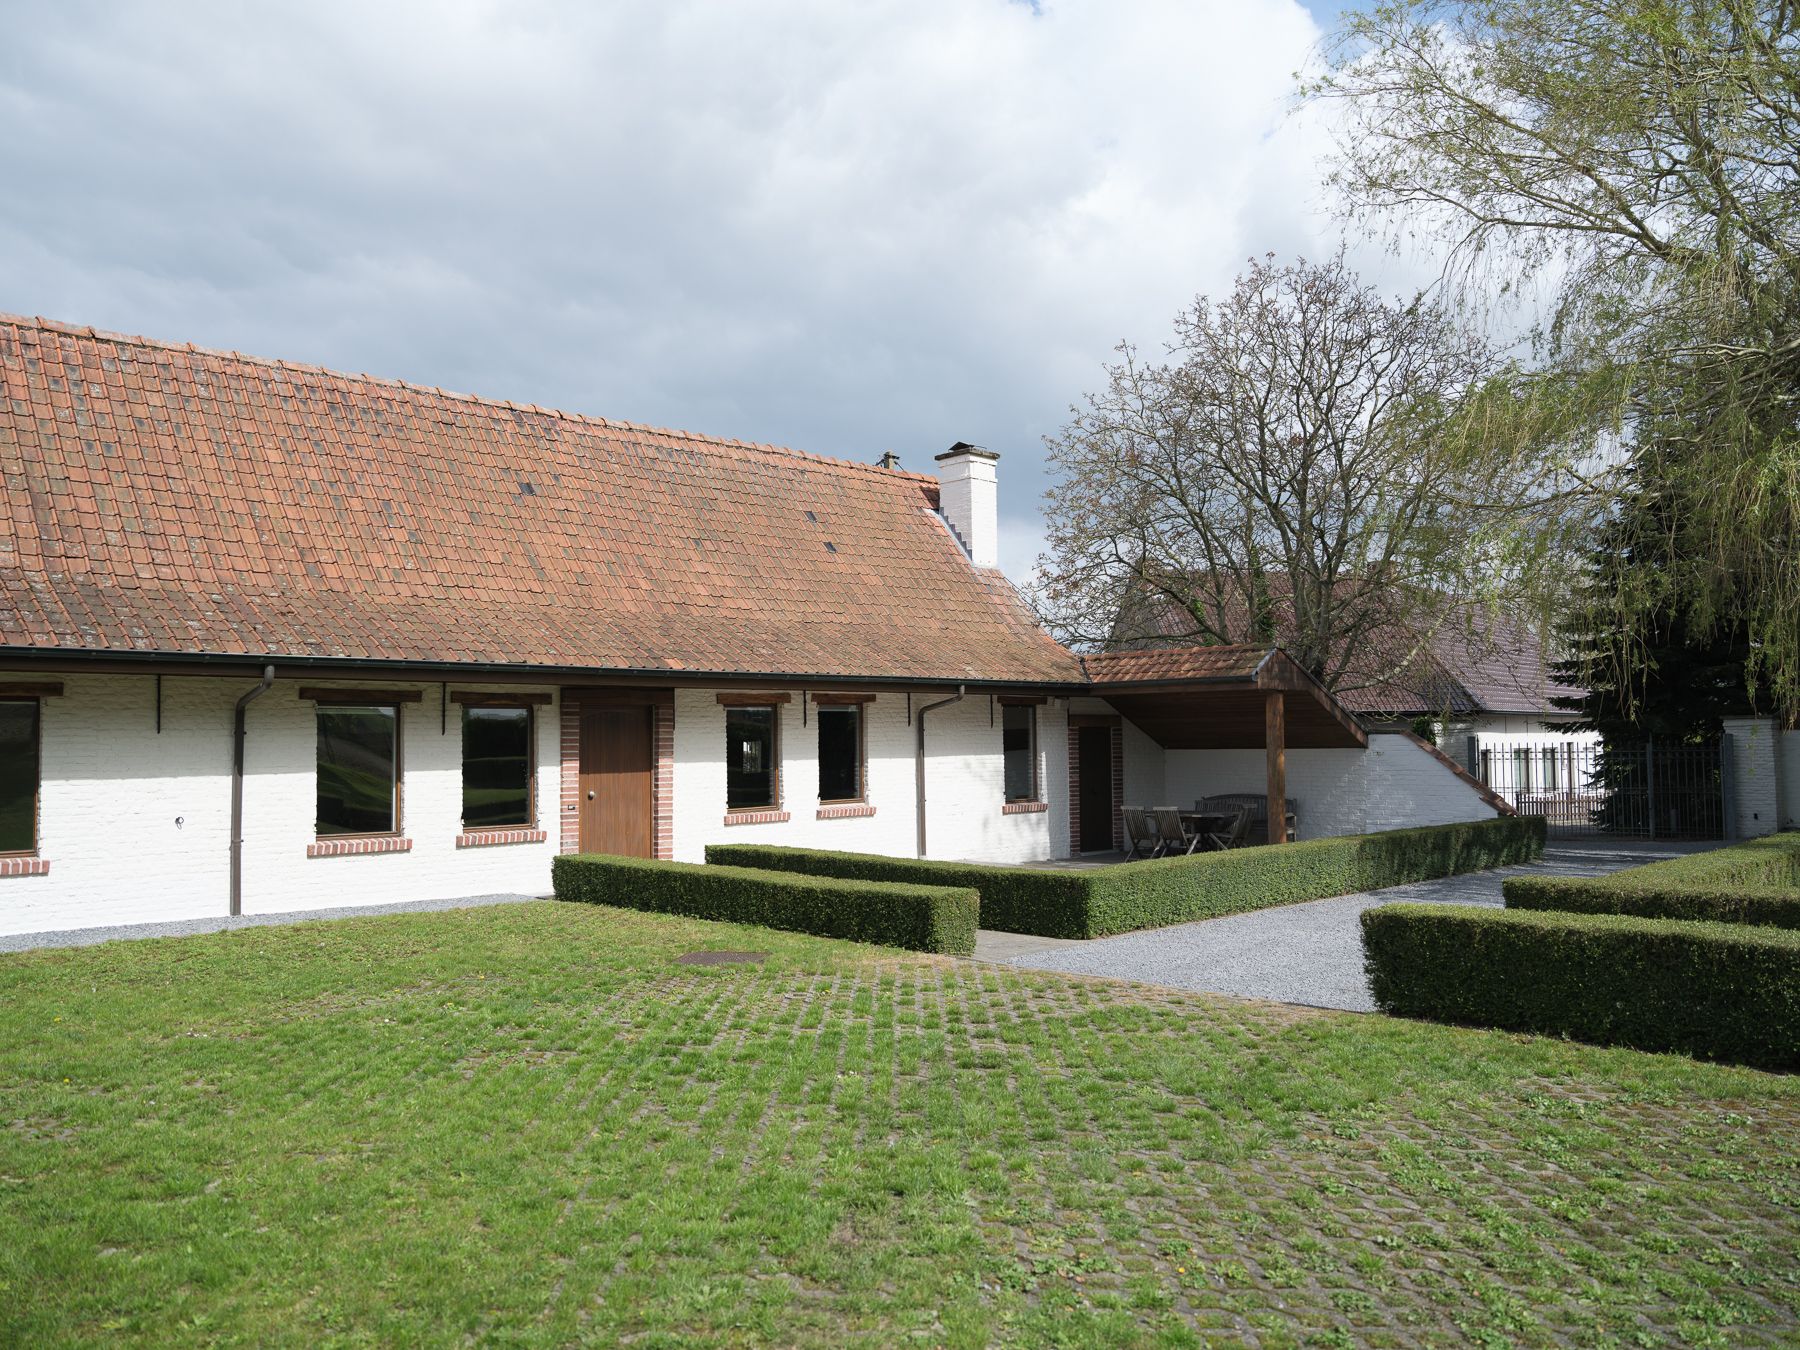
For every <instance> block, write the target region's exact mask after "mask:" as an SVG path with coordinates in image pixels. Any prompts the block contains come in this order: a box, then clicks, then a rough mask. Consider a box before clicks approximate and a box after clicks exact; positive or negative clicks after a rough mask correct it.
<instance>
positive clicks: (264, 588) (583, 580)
mask: <svg viewBox="0 0 1800 1350" xmlns="http://www.w3.org/2000/svg"><path fill="white" fill-rule="evenodd" d="M994 462H995V456H993V455H990V454H988V453H987V452H985V451H982V450H980V449H977V448H975V447H972V446H967V445H962V444H960V443H959V444H958V445H957V446H955V447H953V448H952V449H951V450H950V451H947V452H945V453H944V454H943V455H940V456H938V467H939V471H940V472H939V477H937V478H931V477H926V476H923V475H920V474H914V473H906V472H901V471H899V470H896V469H888V468H882V467H876V466H873V465H868V464H861V463H853V462H847V461H841V460H830V459H822V458H818V457H815V456H811V455H805V454H800V453H797V452H794V451H791V450H784V449H778V448H776V447H773V446H766V445H750V444H744V443H741V442H737V441H727V440H718V439H713V438H710V437H704V436H695V435H690V434H686V433H680V432H673V431H664V430H658V429H654V428H648V427H641V426H633V425H629V424H625V423H619V422H612V421H606V420H603V419H598V418H588V417H578V416H572V415H569V414H564V413H558V412H553V411H550V410H547V409H542V408H536V407H529V406H522V405H516V404H512V403H507V402H500V401H494V400H490V399H482V398H475V397H469V396H465V395H459V394H451V393H446V392H443V391H441V390H436V389H428V388H420V387H417V386H412V385H407V384H403V383H399V382H395V381H390V380H380V379H374V378H370V377H367V376H357V375H344V374H335V373H332V372H329V371H325V370H320V369H317V368H314V367H309V366H301V365H294V364H290V363H284V362H278V361H267V360H259V359H255V358H250V357H244V356H239V355H237V354H235V353H222V352H213V351H206V350H203V349H200V348H196V347H192V346H181V345H170V344H163V343H157V342H152V341H148V340H145V339H142V338H133V337H123V336H119V335H114V334H105V333H96V332H94V331H93V330H91V329H85V328H73V327H69V326H67V325H61V324H55V323H49V322H46V321H43V320H29V319H21V318H5V317H0V477H3V478H4V481H5V485H6V512H5V515H4V516H3V517H0V931H7V932H20V931H32V930H42V929H53V928H71V927H79V926H84V925H95V924H111V923H120V922H134V921H145V920H157V919H178V918H187V917H197V916H206V915H214V914H221V913H227V912H230V913H237V912H240V911H241V912H245V913H255V912H271V911H281V910H294V909H301V908H309V907H314V906H320V905H354V904H359V903H378V902H384V901H395V900H408V899H425V898H435V897H453V896H467V895H480V894H489V893H499V892H530V893H541V892H542V891H544V890H545V889H546V888H547V885H548V879H549V861H550V857H551V855H552V854H554V853H556V852H558V851H572V850H577V849H582V850H603V851H609V852H615V853H625V854H638V855H645V856H656V857H665V858H680V859H690V860H699V859H700V858H702V857H703V854H704V849H705V846H706V845H707V844H708V843H711V842H714V841H720V840H726V839H753V840H757V841H760V842H768V843H782V844H794V845H806V846H811V847H818V848H834V849H851V850H865V851H874V852H882V853H890V854H904V855H913V854H920V855H929V856H932V857H945V858H975V859H986V860H993V861H1015V862H1023V861H1027V860H1031V859H1043V858H1053V857H1058V856H1064V855H1068V854H1070V853H1072V852H1079V851H1087V852H1093V851H1098V850H1104V849H1108V848H1111V847H1114V846H1116V845H1117V844H1118V842H1119V841H1120V837H1121V827H1120V808H1121V806H1122V805H1123V804H1124V803H1126V802H1134V803H1143V804H1145V805H1159V804H1166V803H1171V802H1179V803H1186V802H1189V801H1191V800H1192V798H1194V797H1196V796H1198V795H1202V794H1204V793H1208V792H1214V791H1265V790H1268V789H1270V788H1273V789H1274V790H1275V795H1290V796H1293V797H1295V798H1297V799H1298V800H1299V803H1300V805H1299V813H1300V832H1301V834H1302V836H1303V837H1304V836H1311V835H1317V834H1325V833H1337V832H1343V831H1348V830H1361V829H1375V828H1383V827H1388V826H1398V825H1407V824H1415V823H1430V822H1434V821H1448V820H1463V819H1479V818H1482V817H1484V816H1491V815H1492V814H1494V813H1495V811H1496V810H1498V809H1503V808H1501V807H1499V806H1498V805H1497V804H1496V800H1495V799H1494V798H1493V797H1492V796H1491V794H1486V793H1484V792H1482V791H1480V790H1478V789H1477V788H1475V787H1474V786H1473V785H1472V784H1471V783H1470V782H1469V781H1468V780H1467V779H1466V776H1465V775H1463V774H1461V772H1460V770H1459V769H1458V768H1457V767H1456V766H1453V765H1451V764H1449V763H1448V762H1447V761H1446V760H1445V759H1444V758H1443V757H1441V756H1438V755H1436V754H1435V753H1434V752H1432V751H1431V750H1429V749H1428V748H1426V747H1424V746H1423V745H1422V744H1421V743H1419V742H1417V741H1415V740H1414V739H1413V738H1411V737H1410V736H1407V735H1401V734H1392V735H1376V736H1370V735H1368V734H1367V733H1365V731H1364V729H1363V728H1362V727H1361V726H1360V725H1359V724H1358V722H1357V721H1356V719H1355V718H1354V717H1352V716H1351V715H1350V714H1349V713H1348V712H1346V711H1345V709H1344V708H1343V707H1342V706H1340V705H1339V703H1338V702H1337V701H1336V700H1334V699H1332V698H1331V696H1330V695H1329V694H1327V693H1326V692H1325V691H1324V690H1323V689H1322V688H1321V687H1319V686H1318V685H1317V684H1316V683H1315V682H1314V681H1312V680H1311V679H1310V678H1309V677H1308V676H1307V675H1305V673H1304V672H1302V671H1300V670H1299V669H1298V668H1297V667H1295V666H1294V664H1293V663H1292V662H1291V661H1289V660H1288V659H1287V658H1286V657H1285V656H1283V655H1282V654H1281V653H1280V652H1279V651H1275V650H1268V649H1263V648H1242V647H1239V648H1209V649H1199V650H1191V649H1190V650H1186V651H1182V650H1174V651H1159V652H1156V653H1131V654H1120V655H1118V656H1115V657H1099V658H1094V657H1090V658H1087V659H1086V661H1085V663H1084V660H1083V658H1081V657H1079V656H1077V655H1076V654H1074V653H1072V652H1070V651H1068V650H1066V649H1064V648H1063V647H1061V646H1058V645H1057V644H1056V643H1055V642H1053V641H1052V640H1051V639H1050V638H1049V637H1048V636H1047V635H1046V634H1045V633H1044V632H1043V631H1042V630H1041V629H1040V628H1039V626H1038V625H1037V624H1036V622H1035V621H1034V619H1033V616H1032V614H1031V613H1030V611H1029V609H1028V608H1027V607H1026V606H1025V605H1024V604H1023V603H1022V602H1021V600H1020V598H1019V597H1018V595H1017V594H1016V592H1015V591H1014V589H1013V588H1012V586H1011V585H1010V584H1009V583H1008V582H1007V581H1006V579H1005V577H1004V576H1003V575H1002V574H1001V573H1000V572H999V570H998V568H997V557H998V553H997V544H998V539H997V504H996V490H997V489H996V480H995V463H994ZM1277 814H1278V813H1277Z"/></svg>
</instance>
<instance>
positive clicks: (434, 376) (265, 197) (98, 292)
mask: <svg viewBox="0 0 1800 1350" xmlns="http://www.w3.org/2000/svg"><path fill="white" fill-rule="evenodd" d="M6 29H7V42H6V43H5V45H4V47H3V48H0V128H3V130H4V133H5V134H4V135H0V173H3V174H4V181H5V182H6V183H7V184H8V191H7V192H6V193H5V194H4V196H0V309H3V310H12V311H23V312H27V313H42V314H47V315H51V316H54V317H57V318H61V319H66V320H70V321H73V322H79V323H92V324H95V325H97V326H100V327H106V328H114V329H121V330H125V331H130V332H142V333H147V334H150V335H152V336H155V337H160V338H168V339H174V340H182V341H196V342H200V343H203V344H207V345H212V346H220V347H228V348H235V349H237V350H242V351H250V352H257V353H260V354H266V355H274V356H284V357H289V358H292V359H295V360H301V361H309V362H315V363H318V364H323V365H329V366H334V367H340V368H347V369H352V370H368V371H374V372H378V373H381V374H387V375H394V376H400V377H403V378H406V379H410V380H415V381H419V382H422V383H431V384H440V385H445V386H448V387H451V388H456V389H464V390H473V391H477V392H481V393H486V394H491V395H494V396H496V397H506V398H514V399H518V400H521V401H530V402H536V403H541V404H547V405H553V406H562V407H567V408H570V409H575V410H580V411H586V412H594V413H599V414H603V415H607V416H615V417H625V418H632V419H636V420H640V421H646V422H652V423H657V424H662V425H675V426H682V427H688V428H692V429H694V430H699V431H707V432H715V433H719V434H723V435H730V436H740V437H744V438H747V439H756V440H770V441H778V442H782V443H786V444H790V445H795V446H798V447H801V448H804V449H809V450H815V451H819V452H822V453H828V454H839V455H849V456H854V457H860V458H873V457H874V456H875V455H876V454H878V453H879V452H880V451H882V450H884V449H888V448H892V449H895V450H897V451H899V452H900V454H901V456H902V458H903V460H904V461H905V462H906V463H907V464H908V465H910V466H913V467H921V468H923V467H928V466H929V461H930V456H931V454H932V453H934V452H935V451H936V450H938V449H941V448H942V447H943V446H944V445H947V444H948V443H949V442H950V441H952V440H955V439H958V438H967V439H971V440H976V441H980V442H983V443H985V444H988V445H990V446H992V447H993V448H995V449H997V450H999V451H1001V452H1002V454H1003V455H1004V457H1005V458H1004V461H1003V463H1002V471H1003V482H1002V494H1003V511H1004V514H1005V516H1006V518H1007V521H1008V524H1009V527H1010V532H1011V538H1010V539H1009V541H1008V547H1007V550H1006V557H1005V561H1006V563H1007V566H1008V567H1009V570H1011V571H1013V572H1014V574H1015V575H1023V573H1024V571H1025V570H1026V569H1027V568H1028V566H1029V560H1030V550H1031V549H1032V548H1034V547H1035V538H1036V531H1037V528H1038V525H1037V522H1036V520H1035V511H1036V507H1037V499H1038V495H1039V494H1040V493H1041V491H1042V488H1043V485H1044V484H1043V475H1042V449H1041V446H1040V443H1039V441H1040V438H1041V437H1042V436H1043V435H1044V434H1045V433H1047V432H1049V431H1052V430H1054V429H1055V428H1056V427H1057V426H1058V425H1060V423H1061V421H1062V420H1063V416H1064V413H1065V410H1066V408H1067V406H1068V404H1069V403H1070V402H1071V401H1072V400H1074V399H1076V398H1078V397H1079V396H1080V394H1081V393H1082V391H1083V389H1084V388H1086V387H1088V386H1090V385H1092V384H1094V383H1095V382H1096V380H1097V377H1098V372H1099V367H1100V364H1101V362H1102V361H1103V360H1105V359H1106V358H1107V356H1108V354H1109V351H1110V348H1111V346H1112V344H1113V343H1114V342H1116V341H1117V340H1118V339H1119V338H1120V337H1127V336H1128V337H1131V338H1133V339H1135V340H1137V341H1140V342H1142V343H1143V344H1144V345H1146V346H1153V345H1154V344H1156V343H1157V342H1158V341H1160V338H1161V336H1162V335H1163V334H1164V333H1166V332H1167V330H1168V321H1169V317H1170V315H1171V314H1172V313H1173V312H1174V311H1175V310H1176V309H1178V308H1179V307H1180V306H1181V305H1182V304H1183V303H1184V302H1185V301H1186V300H1188V299H1190V298H1191V297H1192V296H1193V294H1194V293H1195V292H1196V291H1199V290H1214V291H1216V290H1218V289H1219V288H1221V287H1222V286H1223V285H1225V284H1226V283H1227V282H1228V280H1229V278H1230V276H1231V275H1232V273H1233V272H1235V271H1236V269H1237V268H1238V266H1239V265H1240V264H1241V262H1242V260H1243V259H1244V257H1246V256H1247V255H1249V254H1251V253H1255V252H1261V251H1263V250H1264V249H1266V248H1269V247H1278V248H1281V249H1283V250H1288V249H1294V248H1299V247H1303V246H1305V245H1306V244H1307V242H1308V241H1326V240H1329V239H1330V238H1332V236H1333V234H1334V230H1335V227H1334V225H1333V223H1332V222H1331V220H1330V219H1329V215H1328V213H1327V212H1325V211H1323V210H1322V209H1320V208H1319V205H1318V203H1317V202H1308V201H1305V200H1297V199H1296V187H1297V185H1301V184H1309V183H1316V172H1315V170H1314V166H1313V164H1312V157H1313V156H1314V155H1315V154H1316V153H1317V151H1318V149H1319V147H1320V144H1321V140H1320V137H1319V136H1318V135H1317V134H1316V132H1315V131H1312V130H1304V129H1302V130H1294V129H1292V128H1291V127H1290V126H1289V123H1288V122H1287V120H1286V119H1285V117H1284V109H1285V107H1286V99H1287V94H1288V90H1289V75H1290V73H1291V72H1292V71H1293V70H1295V69H1296V68H1297V67H1298V66H1299V65H1300V64H1301V63H1302V61H1303V60H1304V59H1305V54H1306V51H1307V49H1308V48H1309V46H1310V45H1311V44H1312V43H1313V42H1314V41H1315V40H1316V37H1317V30H1316V28H1315V27H1314V24H1313V20H1312V19H1311V18H1310V17H1309V15H1308V14H1307V12H1306V11H1305V10H1304V9H1303V8H1301V7H1300V6H1299V5H1298V4H1296V3H1294V0H1218V2H1217V3H1214V4H1208V5H1194V4H1187V3H1178V0H1145V2H1144V3H1131V4H1114V3H1100V0H1094V2H1093V3H1082V4H1074V3H1070V4H1054V3H1050V4H1044V5H1042V6H1038V7H1035V9H1034V7H1030V6H1025V5H1019V4H1007V3H1003V2H1002V0H993V3H991V4H986V5H973V4H951V3H941V4H940V3H915V2H914V0H888V2H887V3H873V4H859V5H854V6H851V5H841V4H835V3H826V2H825V0H817V2H816V3H804V2H801V0H796V2H795V3H789V4H774V5H755V6H750V5H736V4H726V3H715V4H703V3H673V2H672V3H665V4H655V5H650V4H645V5H636V6H628V5H608V6H589V5H580V4H573V3H569V4H549V3H506V4H501V3H494V4H477V3H437V2H436V0H433V2H431V3H426V2H425V0H416V2H414V3H389V4H382V5H361V4H348V3H324V4H319V3H288V4H259V5H255V6H246V5H240V4H235V3H230V4H227V3H217V4H208V3H170V4H159V5H155V6H149V5H130V6H122V5H89V4H81V3H62V4H57V5H54V6H49V5H45V6H17V7H14V8H12V10H11V11H10V13H9V16H8V19H7V21H6ZM1323 246H1325V245H1321V247H1323Z"/></svg>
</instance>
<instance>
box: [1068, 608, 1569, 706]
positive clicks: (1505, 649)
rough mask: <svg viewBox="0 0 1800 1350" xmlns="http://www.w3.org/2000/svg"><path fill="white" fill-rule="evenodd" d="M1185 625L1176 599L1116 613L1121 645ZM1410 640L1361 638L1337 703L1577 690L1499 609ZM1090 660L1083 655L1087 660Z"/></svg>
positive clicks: (1538, 695) (1471, 701)
mask: <svg viewBox="0 0 1800 1350" xmlns="http://www.w3.org/2000/svg"><path fill="white" fill-rule="evenodd" d="M1192 627H1193V625H1192V621H1191V620H1190V619H1189V617H1188V616H1187V615H1186V614H1184V613H1182V612H1181V611H1180V610H1179V608H1178V607H1176V606H1172V605H1167V604H1157V603H1140V604H1138V605H1134V606H1132V608H1131V613H1130V615H1129V616H1123V617H1122V618H1121V629H1122V632H1121V637H1120V650H1121V651H1122V652H1135V653H1147V652H1152V651H1155V650H1157V649H1158V648H1159V647H1164V646H1166V645H1167V644H1170V643H1177V644H1179V643H1191V642H1192V641H1193V637H1192ZM1415 647H1419V643H1418V639H1417V638H1416V637H1414V636H1413V635H1412V634H1411V633H1409V632H1407V631H1405V630H1403V629H1400V628H1397V627H1396V628H1394V629H1390V630H1388V631H1387V632H1385V633H1378V634H1373V635H1371V636H1370V637H1368V638H1366V639H1364V641H1363V644H1362V650H1361V652H1360V653H1358V654H1357V655H1356V656H1354V657H1353V658H1352V659H1351V660H1350V661H1349V662H1348V663H1347V664H1348V670H1347V673H1346V675H1345V678H1344V680H1343V681H1342V682H1341V683H1340V685H1339V687H1338V689H1337V690H1336V696H1337V699H1338V702H1339V703H1341V704H1342V705H1343V706H1344V707H1346V708H1348V709H1349V710H1350V711H1351V712H1354V713H1356V714H1358V715H1359V716H1364V717H1369V716H1373V717H1403V716H1404V717H1411V716H1416V715H1423V714H1437V713H1447V714H1450V715H1463V716H1467V715H1472V714H1480V713H1495V714H1499V713H1530V714H1543V713H1546V712H1554V711H1556V710H1555V709H1553V708H1552V707H1551V704H1550V699H1551V698H1552V697H1555V696H1559V695H1567V694H1570V693H1574V692H1578V691H1576V690H1574V689H1573V688H1572V687H1571V686H1568V685H1564V684H1562V683H1560V682H1558V681H1556V680H1555V679H1553V678H1552V677H1551V674H1550V671H1549V665H1548V659H1547V657H1546V654H1545V651H1544V644H1543V640H1542V639H1541V638H1540V637H1539V636H1538V634H1537V632H1536V631H1535V630H1534V629H1533V628H1532V627H1531V626H1530V625H1528V624H1524V623H1518V622H1514V621H1512V620H1510V619H1507V618H1505V617H1504V616H1500V615H1493V614H1489V615H1477V616H1476V617H1475V619H1474V620H1473V621H1470V622H1465V623H1454V622H1452V623H1446V624H1445V625H1444V626H1443V627H1442V628H1440V629H1439V631H1438V632H1437V633H1435V634H1434V635H1433V636H1432V637H1431V638H1430V639H1429V640H1427V641H1426V642H1425V643H1424V645H1423V647H1421V648H1419V650H1417V651H1415V650H1414V648H1415ZM1178 649H1179V650H1183V651H1187V650H1194V649H1192V648H1188V647H1185V646H1183V647H1180V648H1178ZM1216 650H1219V651H1240V650H1246V649H1245V648H1242V647H1237V646H1226V647H1219V648H1217V649H1216ZM1249 650H1258V651H1261V650H1266V648H1263V647H1252V648H1250V649H1249ZM1093 660H1094V658H1093V657H1091V656H1090V657H1088V662H1089V665H1090V666H1091V665H1092V663H1093Z"/></svg>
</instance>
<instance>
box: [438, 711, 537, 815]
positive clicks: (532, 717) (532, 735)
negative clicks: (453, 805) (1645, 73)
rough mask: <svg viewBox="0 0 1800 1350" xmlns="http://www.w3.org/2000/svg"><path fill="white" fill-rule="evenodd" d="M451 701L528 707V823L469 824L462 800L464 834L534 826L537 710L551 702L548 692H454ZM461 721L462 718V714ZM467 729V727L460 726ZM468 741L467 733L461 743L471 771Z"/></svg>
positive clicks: (464, 765)
mask: <svg viewBox="0 0 1800 1350" xmlns="http://www.w3.org/2000/svg"><path fill="white" fill-rule="evenodd" d="M450 701H451V702H453V703H460V704H461V705H462V706H463V708H464V709H468V708H523V709H524V710H525V823H524V824H523V825H470V824H469V822H468V821H467V820H465V819H463V816H462V804H461V803H460V802H459V803H458V804H457V821H458V823H459V824H461V826H462V831H461V832H462V833H463V834H500V833H504V832H505V831H507V830H535V829H538V828H540V827H539V825H538V791H537V778H538V755H537V749H538V746H537V710H538V707H539V706H540V705H542V704H546V703H548V702H550V696H549V695H548V694H542V695H523V696H521V695H518V694H452V695H450ZM457 721H458V722H461V721H462V719H461V718H460V717H459V718H458V719H457ZM458 730H459V731H466V730H467V728H466V727H459V728H458ZM468 759H469V743H468V740H467V738H466V736H465V739H464V740H463V747H462V755H461V761H462V771H463V772H464V773H467V772H468Z"/></svg>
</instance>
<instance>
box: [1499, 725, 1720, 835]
mask: <svg viewBox="0 0 1800 1350" xmlns="http://www.w3.org/2000/svg"><path fill="white" fill-rule="evenodd" d="M1720 759H1721V753H1720V745H1719V742H1718V741H1716V740H1715V741H1708V742H1704V743H1702V744H1684V745H1658V744H1656V743H1655V742H1654V741H1640V742H1635V743H1630V744H1611V745H1608V744H1601V743H1597V742H1594V741H1577V740H1574V739H1573V738H1565V737H1556V738H1549V737H1532V738H1531V740H1530V741H1529V742H1525V743H1517V744H1513V743H1507V742H1491V743H1489V744H1486V745H1482V744H1479V743H1478V741H1477V739H1476V738H1475V737H1473V736H1471V737H1470V738H1469V771H1470V772H1471V773H1473V774H1474V775H1475V776H1476V777H1477V778H1479V779H1480V780H1481V781H1482V782H1483V783H1485V784H1486V785H1487V786H1488V787H1489V788H1491V789H1492V790H1493V791H1494V792H1495V793H1497V794H1498V795H1499V796H1501V797H1504V798H1505V799H1506V800H1507V801H1508V802H1510V803H1511V804H1512V805H1513V806H1514V807H1515V808H1517V810H1518V812H1519V814H1520V815H1525V816H1543V817H1544V818H1545V820H1546V821H1547V822H1548V823H1549V831H1550V834H1551V835H1552V836H1553V837H1564V838H1567V837H1572V836H1576V835H1607V836H1611V837H1614V838H1625V839H1722V838H1724V836H1725V801H1724V794H1725V775H1724V773H1723V772H1722V771H1721V763H1720Z"/></svg>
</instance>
